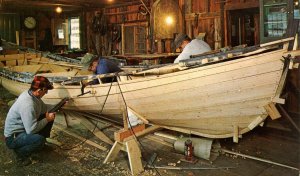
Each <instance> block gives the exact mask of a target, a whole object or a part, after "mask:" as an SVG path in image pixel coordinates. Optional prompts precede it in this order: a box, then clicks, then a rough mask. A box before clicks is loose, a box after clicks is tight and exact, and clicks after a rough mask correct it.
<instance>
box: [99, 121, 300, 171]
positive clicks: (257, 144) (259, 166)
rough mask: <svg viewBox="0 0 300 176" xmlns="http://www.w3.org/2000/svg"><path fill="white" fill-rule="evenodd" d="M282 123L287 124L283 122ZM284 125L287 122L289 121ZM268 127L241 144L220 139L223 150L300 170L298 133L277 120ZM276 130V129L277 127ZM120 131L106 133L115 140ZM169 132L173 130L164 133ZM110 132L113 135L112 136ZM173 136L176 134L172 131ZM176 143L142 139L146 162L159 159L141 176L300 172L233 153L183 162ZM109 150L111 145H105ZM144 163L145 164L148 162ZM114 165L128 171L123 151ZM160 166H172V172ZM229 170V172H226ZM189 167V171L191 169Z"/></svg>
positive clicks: (155, 138)
mask: <svg viewBox="0 0 300 176" xmlns="http://www.w3.org/2000/svg"><path fill="white" fill-rule="evenodd" d="M281 121H284V119H282V120H281ZM285 123H288V121H286V122H285ZM266 124H267V126H268V127H257V128H255V129H254V130H253V131H251V132H249V133H247V134H245V135H243V137H242V138H241V139H240V140H239V143H238V144H236V143H233V142H232V138H228V139H221V140H219V142H220V144H221V148H222V149H227V150H230V151H234V152H237V153H240V154H245V155H250V156H253V157H258V158H261V159H266V160H269V161H272V162H275V163H280V164H284V165H288V166H291V167H295V168H299V166H300V138H299V134H297V133H296V132H293V131H290V129H288V128H286V127H284V126H282V125H281V123H279V121H278V122H275V123H274V121H270V122H269V121H267V123H266ZM274 127H276V128H274ZM115 130H117V129H113V128H110V129H109V128H108V129H106V130H105V131H104V132H105V133H106V134H108V136H111V137H112V133H113V132H114V131H115ZM163 132H164V133H170V131H163ZM109 133H110V134H109ZM171 133H172V135H174V133H173V132H171ZM173 142H174V141H173V140H170V139H167V138H163V137H160V136H157V135H154V134H150V135H147V136H146V137H143V138H140V139H139V143H140V144H141V147H140V148H141V150H142V155H143V160H144V161H149V160H150V158H151V156H153V154H154V153H156V154H157V156H158V157H157V159H156V160H155V162H154V163H153V165H154V166H156V167H157V169H153V168H152V169H149V168H146V171H145V172H144V173H142V174H141V175H149V174H150V175H152V174H154V175H172V176H173V175H189V176H190V175H195V176H196V175H209V176H214V175H218V176H227V175H229V176H265V175H271V176H282V175H284V176H298V175H299V171H297V170H295V169H290V168H285V167H281V166H277V165H274V164H269V163H265V162H261V161H257V160H252V159H248V158H245V157H240V156H236V155H233V154H227V153H221V154H220V156H218V157H217V159H216V160H214V161H212V162H210V161H207V160H204V159H199V160H198V162H197V163H195V164H191V163H186V162H182V161H180V160H181V159H182V158H184V155H183V154H181V153H179V152H177V151H175V149H174V148H173V146H172V145H173ZM106 147H107V148H108V149H110V146H109V145H106ZM144 161H143V164H144V165H146V162H144ZM114 163H118V164H120V165H121V166H122V167H123V168H124V169H129V164H128V159H127V157H126V154H125V153H124V152H122V153H120V154H119V157H117V159H116V160H115V161H114ZM161 167H170V168H171V169H167V168H162V169H161ZM224 167H228V169H224ZM188 168H190V169H188Z"/></svg>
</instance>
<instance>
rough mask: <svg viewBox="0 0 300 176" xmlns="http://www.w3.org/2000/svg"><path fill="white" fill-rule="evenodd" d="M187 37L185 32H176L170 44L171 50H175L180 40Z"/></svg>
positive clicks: (180, 42)
mask: <svg viewBox="0 0 300 176" xmlns="http://www.w3.org/2000/svg"><path fill="white" fill-rule="evenodd" d="M187 38H188V36H187V35H186V34H182V33H179V34H177V36H176V37H175V40H174V42H173V45H172V48H173V51H175V50H176V49H177V48H179V47H180V45H181V44H182V42H183V41H184V40H185V39H187Z"/></svg>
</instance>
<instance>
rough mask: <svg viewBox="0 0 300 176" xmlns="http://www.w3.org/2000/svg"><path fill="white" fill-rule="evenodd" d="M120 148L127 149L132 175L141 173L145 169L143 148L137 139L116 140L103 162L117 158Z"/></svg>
mask: <svg viewBox="0 0 300 176" xmlns="http://www.w3.org/2000/svg"><path fill="white" fill-rule="evenodd" d="M120 150H125V151H126V152H127V154H128V158H129V164H130V170H131V174H132V175H138V174H139V173H141V172H143V171H144V168H143V165H142V160H141V157H142V154H141V150H140V147H139V145H138V143H137V142H136V140H135V139H131V140H128V141H126V142H124V143H123V142H117V141H116V142H115V143H114V145H113V146H112V148H111V150H110V151H109V153H108V155H107V156H106V158H105V160H104V162H103V163H107V162H111V161H113V160H115V159H116V157H117V155H118V153H119V152H120Z"/></svg>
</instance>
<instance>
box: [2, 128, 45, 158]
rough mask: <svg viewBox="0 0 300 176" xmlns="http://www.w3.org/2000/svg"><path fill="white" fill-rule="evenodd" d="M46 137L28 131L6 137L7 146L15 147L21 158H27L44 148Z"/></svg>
mask: <svg viewBox="0 0 300 176" xmlns="http://www.w3.org/2000/svg"><path fill="white" fill-rule="evenodd" d="M45 142H46V138H45V137H44V136H42V135H39V134H27V133H26V132H23V133H20V134H18V135H17V136H16V137H15V135H13V136H10V137H8V138H6V146H7V147H8V148H9V149H13V150H14V151H15V153H16V154H17V156H18V157H19V158H27V157H29V156H30V155H31V154H32V153H34V152H35V151H38V150H40V149H42V148H43V146H44V144H45Z"/></svg>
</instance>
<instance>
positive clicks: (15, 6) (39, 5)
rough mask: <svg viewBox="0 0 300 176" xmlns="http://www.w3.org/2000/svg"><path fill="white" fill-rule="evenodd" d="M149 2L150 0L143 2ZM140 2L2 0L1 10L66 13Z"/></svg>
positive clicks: (138, 0)
mask: <svg viewBox="0 0 300 176" xmlns="http://www.w3.org/2000/svg"><path fill="white" fill-rule="evenodd" d="M143 1H144V2H147V1H148V0H143ZM137 3H141V1H140V0H0V10H10V11H11V10H22V9H26V10H28V9H33V10H45V11H47V10H48V11H50V10H52V9H53V8H55V7H57V6H60V7H62V8H63V10H64V11H65V12H66V11H77V10H92V9H96V8H103V7H114V6H119V5H124V4H128V5H130V4H137Z"/></svg>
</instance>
